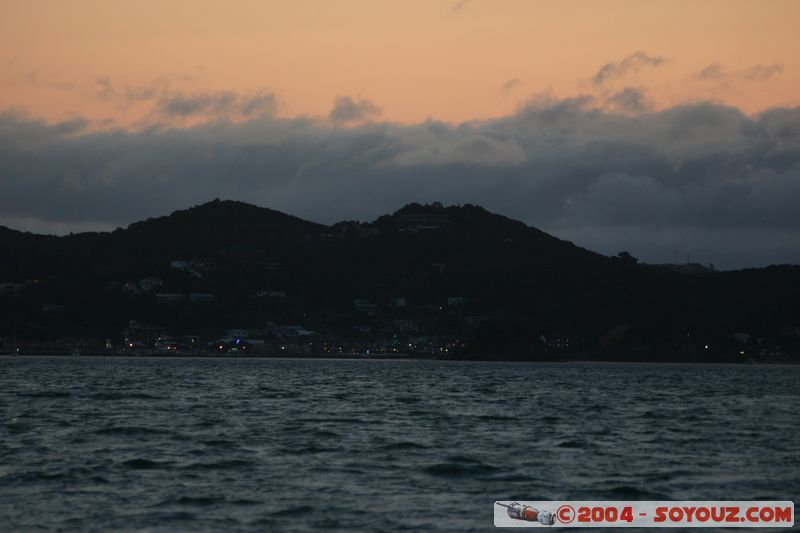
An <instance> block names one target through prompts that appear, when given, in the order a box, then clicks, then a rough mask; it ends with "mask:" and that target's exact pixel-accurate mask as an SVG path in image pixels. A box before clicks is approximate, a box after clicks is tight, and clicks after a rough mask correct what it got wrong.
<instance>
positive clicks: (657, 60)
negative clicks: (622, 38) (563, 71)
mask: <svg viewBox="0 0 800 533" xmlns="http://www.w3.org/2000/svg"><path fill="white" fill-rule="evenodd" d="M669 62H670V59H669V58H666V57H657V56H649V55H647V54H646V53H644V52H634V53H632V54H631V55H629V56H628V57H626V58H624V59H621V60H620V61H611V62H609V63H606V64H605V65H603V66H602V67H600V70H598V71H597V73H595V75H594V76H592V85H594V86H595V87H599V86H600V85H602V84H604V83H605V82H607V81H608V80H612V79H617V78H621V77H623V76H626V75H628V74H632V73H635V72H638V71H639V70H641V69H642V68H644V67H658V66H661V65H664V64H666V63H669Z"/></svg>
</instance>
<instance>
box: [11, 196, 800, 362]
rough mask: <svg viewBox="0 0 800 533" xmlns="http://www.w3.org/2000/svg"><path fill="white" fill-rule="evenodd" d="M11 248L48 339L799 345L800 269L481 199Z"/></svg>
mask: <svg viewBox="0 0 800 533" xmlns="http://www.w3.org/2000/svg"><path fill="white" fill-rule="evenodd" d="M0 247H2V249H3V250H6V251H7V252H8V253H7V259H6V260H5V261H4V262H2V264H0V284H4V285H2V287H5V288H4V289H3V290H2V293H1V294H0V336H5V337H6V338H8V337H9V336H10V335H11V334H12V332H13V331H17V334H16V335H17V336H18V337H24V338H30V339H40V340H43V342H44V341H47V340H48V339H49V340H51V341H52V339H59V338H65V337H67V338H74V337H91V338H103V339H109V340H111V341H112V344H113V343H120V342H122V341H123V340H124V339H129V338H132V337H133V336H136V335H137V333H135V332H134V333H132V332H131V327H130V324H131V321H135V322H136V323H137V324H149V325H151V326H152V328H153V329H152V331H151V335H150V337H152V338H148V339H146V342H147V343H150V344H151V345H152V344H153V343H155V342H156V337H162V338H167V337H170V338H172V337H174V338H183V337H185V336H187V335H190V336H192V337H199V338H201V339H203V341H202V342H204V343H205V342H207V341H210V340H217V339H219V338H223V337H225V331H226V330H232V329H235V330H237V331H239V332H245V331H249V332H255V333H252V334H253V336H259V337H261V340H265V341H269V340H270V339H273V340H274V339H276V338H278V337H279V336H280V335H279V334H278V333H276V332H280V331H285V330H281V329H280V327H281V325H287V324H289V325H299V326H302V329H303V331H314V332H315V335H313V336H312V337H313V338H315V339H317V342H318V343H329V344H336V343H338V344H339V345H342V344H346V345H347V346H348V347H353V346H355V347H358V346H360V347H362V348H363V349H364V350H367V349H369V348H364V347H365V346H373V347H374V348H373V349H378V350H379V351H382V350H386V349H387V346H390V347H391V346H393V347H394V348H393V349H397V347H398V346H401V345H402V346H405V345H408V344H410V345H412V347H414V346H416V344H415V343H417V340H419V339H427V340H424V341H420V342H422V343H428V344H426V346H428V347H430V346H434V347H436V346H438V348H439V349H440V351H441V350H444V349H445V347H450V348H452V349H453V350H454V351H456V352H457V353H458V354H459V355H460V356H464V357H480V358H483V357H502V358H507V357H514V358H516V357H523V358H529V357H538V356H540V355H542V354H550V355H553V354H561V355H564V356H566V355H575V356H579V355H580V356H587V355H588V356H592V357H626V358H635V359H648V358H668V359H676V358H677V359H704V360H707V359H715V358H731V357H734V356H739V355H741V352H743V353H745V354H746V355H747V356H748V357H749V355H750V354H756V353H757V354H762V355H763V354H771V353H779V354H787V353H790V352H793V350H795V347H796V345H797V342H796V341H797V337H796V335H795V334H794V333H793V332H794V331H795V329H796V325H797V324H800V316H798V310H797V307H796V306H795V304H794V302H796V301H797V299H798V297H800V283H798V282H800V269H798V268H796V267H790V266H783V267H770V268H767V269H753V270H746V271H739V272H705V271H704V272H702V273H698V274H691V273H684V272H681V271H672V270H670V269H665V268H663V266H661V267H648V266H647V265H641V264H637V262H636V260H635V259H633V258H632V257H630V256H629V255H627V254H621V255H620V256H617V257H606V256H603V255H600V254H597V253H594V252H591V251H588V250H585V249H582V248H580V247H577V246H575V245H573V244H571V243H569V242H566V241H563V240H560V239H557V238H556V237H553V236H551V235H548V234H547V233H545V232H542V231H540V230H538V229H536V228H532V227H529V226H527V225H525V224H523V223H521V222H518V221H515V220H511V219H509V218H506V217H503V216H500V215H497V214H493V213H490V212H488V211H486V210H485V209H483V208H481V207H478V206H473V205H464V206H448V207H445V206H442V205H441V204H438V203H435V204H430V205H420V204H410V205H407V206H405V207H403V208H402V209H400V210H398V211H397V212H395V213H392V214H389V215H385V216H382V217H380V218H378V219H377V220H375V221H373V222H370V223H360V222H340V223H337V224H334V225H331V226H326V225H321V224H316V223H313V222H308V221H305V220H301V219H299V218H297V217H293V216H290V215H287V214H284V213H280V212H278V211H274V210H270V209H265V208H261V207H256V206H252V205H248V204H245V203H241V202H231V201H220V200H215V201H212V202H209V203H206V204H203V205H200V206H196V207H193V208H190V209H186V210H181V211H176V212H174V213H172V214H171V215H169V216H164V217H159V218H154V219H149V220H146V221H142V222H138V223H135V224H131V225H130V226H129V227H127V228H124V229H118V230H115V231H113V232H109V233H82V234H75V235H69V236H64V237H53V236H42V235H33V234H29V233H22V232H18V231H14V230H10V229H7V228H0ZM145 329H146V328H145ZM148 331H149V330H148ZM295 331H298V329H297V328H295ZM259 332H260V333H259ZM139 333H141V332H139ZM156 333H157V334H156ZM734 335H738V336H737V337H734ZM142 336H145V335H143V334H142ZM745 336H747V340H746V341H742V339H744V338H745ZM310 338H311V337H310ZM413 339H417V340H413ZM736 339H738V340H736ZM759 339H760V340H759ZM408 340H412V342H411V343H408V342H406V341H408ZM309 343H310V344H313V343H312V342H311V341H310V340H309V341H308V342H307V343H306V344H305V348H303V349H305V350H308V351H313V350H315V349H318V348H313V347H310V346H309ZM318 346H319V344H318ZM450 348H447V350H448V351H447V353H448V354H449V353H451V352H450ZM348 349H349V348H348ZM356 349H358V348H356ZM425 349H426V350H427V349H428V348H425ZM404 351H408V350H404Z"/></svg>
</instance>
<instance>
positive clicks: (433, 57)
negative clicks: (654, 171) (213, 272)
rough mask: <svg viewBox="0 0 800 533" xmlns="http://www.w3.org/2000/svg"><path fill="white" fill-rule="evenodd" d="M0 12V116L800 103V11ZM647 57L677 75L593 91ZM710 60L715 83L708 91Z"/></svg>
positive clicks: (7, 6) (641, 74) (436, 7)
mask: <svg viewBox="0 0 800 533" xmlns="http://www.w3.org/2000/svg"><path fill="white" fill-rule="evenodd" d="M0 5H1V7H2V17H0V109H5V108H8V107H14V108H18V109H21V110H25V111H27V112H28V113H30V114H31V115H32V116H35V117H44V118H46V119H48V120H52V121H55V120H62V119H64V118H68V117H71V116H76V115H80V116H86V117H89V118H91V119H95V120H104V119H112V120H114V121H116V122H117V123H120V124H134V123H136V122H137V121H142V120H144V121H148V120H157V117H155V116H154V111H153V110H154V106H155V105H156V103H157V102H158V99H159V98H164V97H165V96H168V95H174V94H178V93H183V94H197V93H212V92H216V91H232V92H235V93H241V94H254V93H256V92H258V91H267V92H273V93H274V94H275V96H276V98H277V102H278V114H279V115H282V116H296V115H315V116H325V115H327V113H328V112H329V111H330V109H331V106H332V104H333V100H334V98H335V97H336V96H337V95H349V96H352V97H353V98H358V99H366V100H369V101H371V102H373V103H374V104H375V105H377V106H378V107H380V108H381V109H382V115H380V118H381V119H384V120H391V121H400V122H417V121H420V120H424V119H426V118H428V117H433V118H437V119H442V120H447V121H465V120H470V119H480V118H487V117H493V116H499V115H505V114H509V113H511V112H513V110H514V109H515V108H516V107H517V106H518V105H519V104H520V102H522V101H524V100H526V99H528V98H530V97H531V95H534V94H538V93H542V92H548V93H550V94H551V95H553V96H554V97H559V98H560V97H567V96H573V95H576V94H581V93H589V94H593V95H595V96H596V97H598V99H599V101H600V102H601V103H602V102H603V101H604V100H605V99H606V98H607V97H608V96H609V95H611V94H613V93H615V92H617V91H619V90H621V89H623V88H624V87H636V88H639V89H643V90H645V91H646V94H647V97H648V98H649V100H650V101H651V102H652V104H653V105H654V106H655V107H656V108H662V107H667V106H671V105H675V104H678V103H682V102H691V101H697V100H715V101H721V102H725V103H729V104H731V105H735V106H737V107H739V108H741V109H742V110H744V111H746V112H748V113H755V112H758V111H760V110H763V109H765V108H768V107H773V106H797V105H798V104H800V96H798V95H800V91H799V90H798V89H799V88H800V64H799V63H800V60H799V59H798V57H800V54H798V52H800V31H798V30H797V27H798V23H800V2H797V1H794V0H785V1H781V0H752V1H742V0H713V1H712V0H674V1H669V2H667V1H662V2H656V1H652V2H649V1H621V0H620V1H605V0H584V1H577V0H576V1H573V0H549V1H545V0H541V1H536V0H466V1H465V2H461V3H460V4H459V3H458V2H457V1H456V0H395V1H384V0H335V1H334V0H291V1H289V0H285V1H271V0H230V1H226V2H221V1H209V0H155V1H154V0H139V1H136V2H130V1H116V0H70V1H64V0H2V2H0ZM457 5H459V6H460V7H458V8H456V6H457ZM454 8H455V9H454ZM636 51H642V52H644V53H645V54H647V55H648V56H650V57H659V58H663V59H665V61H664V62H663V63H661V64H659V65H657V66H654V65H644V66H642V67H641V68H640V69H639V70H635V69H630V70H629V71H628V72H627V73H624V72H623V73H622V74H620V76H618V77H611V78H609V79H608V80H607V81H606V82H605V83H603V84H600V85H593V84H592V82H591V79H592V76H593V75H594V74H595V73H596V72H597V71H598V70H599V69H600V68H601V67H602V66H603V65H605V64H607V63H609V62H612V61H617V62H618V61H620V60H622V59H623V58H625V57H627V56H630V55H631V54H632V53H634V52H636ZM667 59H668V60H667ZM712 63H718V66H717V67H715V68H714V69H712V71H709V72H711V74H713V75H711V76H707V79H700V78H699V77H698V76H697V73H698V72H700V71H701V70H702V69H704V68H706V67H707V66H708V65H710V64H712ZM99 78H103V79H105V80H106V81H107V82H109V83H110V84H111V87H112V88H113V92H112V91H110V90H105V91H104V87H103V86H102V85H101V84H99V83H98V82H97V80H98V79H99ZM515 79H516V80H519V81H518V82H515V83H511V84H510V89H509V90H508V91H503V90H501V87H502V86H503V85H504V84H505V83H506V82H509V81H510V80H515ZM125 94H127V95H128V96H127V97H125ZM146 97H147V98H146Z"/></svg>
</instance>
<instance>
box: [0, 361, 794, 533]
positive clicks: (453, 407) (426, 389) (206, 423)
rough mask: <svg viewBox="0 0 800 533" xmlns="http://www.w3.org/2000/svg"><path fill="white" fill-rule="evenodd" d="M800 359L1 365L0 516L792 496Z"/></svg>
mask: <svg viewBox="0 0 800 533" xmlns="http://www.w3.org/2000/svg"><path fill="white" fill-rule="evenodd" d="M799 384H800V367H778V366H776V367H768V366H758V365H755V366H753V365H748V366H721V365H720V366H700V365H698V366H688V365H686V366H684V365H616V364H598V365H591V364H585V365H584V364H519V363H449V362H433V361H345V360H342V361H332V360H245V359H240V360H222V359H111V358H109V359H94V358H27V357H16V358H9V357H4V358H0V530H2V531H15V530H20V531H36V530H55V529H58V530H68V531H99V530H109V529H117V530H126V531H128V530H131V531H133V530H150V531H174V530H179V531H203V530H208V531H212V530H213V531H283V530H297V531H303V530H323V529H324V530H327V531H331V530H341V531H355V530H365V529H366V530H414V531H417V530H418V531H435V530H450V531H454V530H455V531H486V530H491V529H493V528H492V516H493V509H492V502H493V501H494V500H497V499H501V500H505V499H526V500H539V499H541V500H544V499H730V500H735V499H756V498H765V499H773V500H788V499H792V500H794V501H795V502H797V501H798V500H800V464H799V462H798V455H799V454H800V453H799V452H798V450H800V430H798V427H797V422H798V420H800V417H798V407H800V387H799V386H798V385H799Z"/></svg>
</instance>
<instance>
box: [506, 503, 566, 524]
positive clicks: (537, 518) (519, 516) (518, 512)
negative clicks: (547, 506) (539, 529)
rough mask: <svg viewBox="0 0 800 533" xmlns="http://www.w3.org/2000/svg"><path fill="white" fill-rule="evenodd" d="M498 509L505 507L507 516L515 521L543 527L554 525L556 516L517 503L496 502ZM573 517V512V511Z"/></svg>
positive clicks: (549, 512)
mask: <svg viewBox="0 0 800 533" xmlns="http://www.w3.org/2000/svg"><path fill="white" fill-rule="evenodd" d="M496 503H497V505H499V506H500V507H505V508H506V512H508V516H510V517H511V518H513V519H515V520H524V521H525V522H539V523H540V524H542V525H544V526H552V525H553V524H555V523H556V515H555V514H554V513H553V512H551V511H540V510H539V509H536V508H535V507H531V506H530V505H522V504H521V503H519V502H512V503H510V504H505V503H500V502H496ZM573 515H574V511H573Z"/></svg>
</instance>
